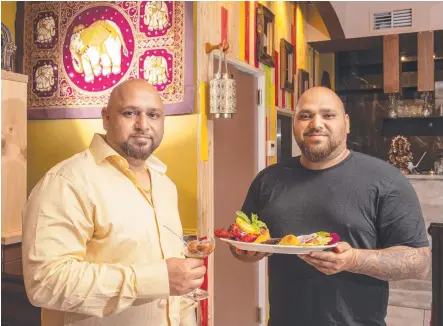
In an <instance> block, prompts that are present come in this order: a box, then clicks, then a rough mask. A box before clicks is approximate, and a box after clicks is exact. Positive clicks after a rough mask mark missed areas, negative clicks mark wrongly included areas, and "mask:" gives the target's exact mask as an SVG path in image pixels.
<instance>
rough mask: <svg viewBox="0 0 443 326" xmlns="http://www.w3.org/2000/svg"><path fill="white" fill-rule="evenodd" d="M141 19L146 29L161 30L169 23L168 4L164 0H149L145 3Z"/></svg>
mask: <svg viewBox="0 0 443 326" xmlns="http://www.w3.org/2000/svg"><path fill="white" fill-rule="evenodd" d="M143 21H144V23H145V25H146V26H148V30H150V31H158V30H163V29H164V28H166V27H167V26H168V24H169V13H168V6H167V5H166V2H165V1H151V2H149V3H148V4H146V7H145V15H144V17H143Z"/></svg>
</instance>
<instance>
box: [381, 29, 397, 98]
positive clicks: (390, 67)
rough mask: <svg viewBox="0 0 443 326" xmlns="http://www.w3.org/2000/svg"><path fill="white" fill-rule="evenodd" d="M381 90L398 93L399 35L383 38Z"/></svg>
mask: <svg viewBox="0 0 443 326" xmlns="http://www.w3.org/2000/svg"><path fill="white" fill-rule="evenodd" d="M383 88H384V92H385V93H398V92H399V91H400V47H399V35H398V34H393V35H385V36H383Z"/></svg>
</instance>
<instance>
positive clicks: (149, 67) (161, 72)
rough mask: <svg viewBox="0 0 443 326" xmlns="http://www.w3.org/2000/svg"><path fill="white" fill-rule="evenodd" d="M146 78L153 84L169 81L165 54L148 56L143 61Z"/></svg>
mask: <svg viewBox="0 0 443 326" xmlns="http://www.w3.org/2000/svg"><path fill="white" fill-rule="evenodd" d="M143 69H144V76H145V79H146V80H147V81H148V82H149V83H150V84H151V85H154V86H156V85H162V84H166V83H167V82H168V78H169V73H168V63H167V62H166V59H165V57H163V56H155V55H151V56H147V57H146V58H145V61H144V62H143Z"/></svg>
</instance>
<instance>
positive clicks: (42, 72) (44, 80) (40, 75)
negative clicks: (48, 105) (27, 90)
mask: <svg viewBox="0 0 443 326" xmlns="http://www.w3.org/2000/svg"><path fill="white" fill-rule="evenodd" d="M34 80H35V89H36V90H37V91H38V92H41V93H43V92H49V91H50V90H51V89H52V87H53V86H54V83H55V80H54V68H52V66H50V65H43V66H40V67H38V68H37V70H36V71H35V75H34Z"/></svg>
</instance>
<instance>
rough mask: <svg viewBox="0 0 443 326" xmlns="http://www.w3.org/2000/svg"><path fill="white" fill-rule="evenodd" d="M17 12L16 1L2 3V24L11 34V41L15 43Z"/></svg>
mask: <svg viewBox="0 0 443 326" xmlns="http://www.w3.org/2000/svg"><path fill="white" fill-rule="evenodd" d="M16 12H17V2H16V1H2V23H3V24H5V25H6V27H7V28H8V29H9V31H10V32H11V36H12V41H13V42H14V43H15V14H16Z"/></svg>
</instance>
